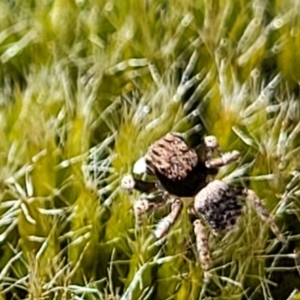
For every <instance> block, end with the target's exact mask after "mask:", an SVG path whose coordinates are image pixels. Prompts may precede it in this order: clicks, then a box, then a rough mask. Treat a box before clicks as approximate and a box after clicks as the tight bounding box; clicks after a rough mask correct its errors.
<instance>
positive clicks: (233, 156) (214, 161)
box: [205, 150, 240, 169]
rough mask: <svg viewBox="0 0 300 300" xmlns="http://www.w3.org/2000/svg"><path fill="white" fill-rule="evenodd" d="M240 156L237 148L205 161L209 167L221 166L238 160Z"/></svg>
mask: <svg viewBox="0 0 300 300" xmlns="http://www.w3.org/2000/svg"><path fill="white" fill-rule="evenodd" d="M239 158H240V153H239V151H237V150H234V151H232V152H227V153H224V154H222V155H221V157H217V158H211V159H208V160H207V161H206V162H205V166H206V167H207V168H209V169H214V168H220V167H223V166H226V165H228V164H230V163H232V162H235V161H237V160H238V159H239Z"/></svg>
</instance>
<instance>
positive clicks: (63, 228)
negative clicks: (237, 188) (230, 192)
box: [0, 0, 300, 300]
mask: <svg viewBox="0 0 300 300" xmlns="http://www.w3.org/2000/svg"><path fill="white" fill-rule="evenodd" d="M299 45H300V5H299V3H298V1H296V0H276V1H275V0H264V1H262V0H252V1H246V0H232V1H218V0H213V1H208V0H201V1H196V0H187V1H179V0H176V1H160V0H149V1H140V0H138V1H130V0H124V1H104V0H98V1H97V0H77V1H74V0H55V1H50V0H28V1H24V0H14V1H0V136H1V143H0V166H1V168H0V180H1V190H0V253H1V256H0V290H1V296H0V298H1V299H119V298H120V299H123V300H124V299H134V300H135V299H178V300H181V299H184V300H185V299H191V300H194V299H200V298H201V297H202V299H271V298H272V299H287V298H289V299H298V297H300V296H299V294H298V292H297V290H298V289H299V288H300V279H299V266H298V265H299V258H298V253H299V247H300V244H299V234H300V224H299V218H300V215H299V201H300V200H299V195H300V192H299V190H300V185H299V179H300V173H299V170H300V150H299V146H300V125H299V124H300V123H299V121H300V101H299V80H300V71H299V70H300V69H299V64H300V53H299V51H300V50H299V49H300V47H299ZM171 130H172V131H181V132H189V133H190V136H191V140H190V142H191V143H197V142H199V137H200V138H201V136H203V135H204V134H207V133H209V134H214V135H216V136H217V137H218V140H219V142H220V145H221V147H222V148H223V149H225V150H228V151H229V150H232V149H238V150H239V151H240V152H241V153H242V160H241V161H240V162H239V163H238V164H235V165H233V166H230V167H228V168H224V169H222V170H221V172H220V174H219V177H225V176H231V177H232V178H233V179H235V180H242V181H243V182H244V183H245V184H247V185H248V186H250V187H251V188H252V189H253V190H255V191H256V192H257V194H258V195H259V196H260V197H261V198H262V199H264V201H265V204H266V206H267V207H268V209H269V210H270V211H272V212H273V214H274V216H275V219H276V223H277V224H278V225H279V227H280V228H281V229H282V231H283V232H284V234H285V236H286V237H287V239H288V244H287V246H285V247H284V246H282V245H281V244H280V243H278V242H277V241H276V239H275V238H274V236H272V234H271V233H270V230H269V228H268V226H267V225H265V224H263V223H262V222H261V221H260V220H259V218H258V217H257V215H256V214H255V212H253V211H252V210H245V214H244V218H243V220H241V223H240V226H239V229H238V230H237V231H235V232H233V233H231V234H228V235H226V236H224V237H219V238H217V239H213V238H212V237H211V238H210V245H211V249H212V257H213V264H214V271H213V274H214V276H213V281H212V283H211V284H210V285H209V286H208V287H207V290H206V291H204V289H203V288H204V284H203V282H202V271H201V267H200V264H199V262H198V261H197V258H196V256H195V246H194V237H193V232H192V227H191V225H190V224H189V221H188V219H187V216H186V214H182V216H181V218H180V220H179V221H178V222H177V224H176V226H175V227H174V229H173V230H172V232H171V234H170V236H169V238H168V241H167V243H166V244H165V245H164V246H163V247H157V248H155V247H152V248H149V247H148V246H149V245H150V244H151V243H150V242H149V239H150V237H151V226H150V225H152V224H154V223H155V221H157V218H158V216H155V217H149V222H148V223H147V224H148V225H149V226H146V225H147V224H146V225H145V226H144V227H143V228H142V229H140V230H137V229H136V228H135V225H134V217H133V214H132V203H133V201H134V199H135V197H137V196H138V195H137V194H134V195H133V196H127V195H126V194H125V193H124V192H122V191H120V188H119V181H120V178H121V177H122V175H123V174H124V173H126V172H129V171H130V170H131V168H132V165H133V163H134V162H135V161H136V160H137V159H138V158H139V157H140V156H141V155H143V153H144V151H145V149H146V148H147V146H148V145H149V144H150V143H151V142H153V141H154V140H156V139H157V138H159V137H161V136H162V135H163V134H165V133H166V132H168V131H171Z"/></svg>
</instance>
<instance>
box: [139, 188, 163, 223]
mask: <svg viewBox="0 0 300 300" xmlns="http://www.w3.org/2000/svg"><path fill="white" fill-rule="evenodd" d="M165 204H166V199H165V197H164V192H157V193H156V194H152V195H150V196H146V195H142V196H141V197H140V198H139V199H138V200H137V201H135V203H134V205H133V210H134V216H135V221H136V224H137V225H138V226H140V225H142V217H143V215H144V214H145V213H147V212H148V211H150V210H155V209H157V208H158V207H160V206H163V205H165Z"/></svg>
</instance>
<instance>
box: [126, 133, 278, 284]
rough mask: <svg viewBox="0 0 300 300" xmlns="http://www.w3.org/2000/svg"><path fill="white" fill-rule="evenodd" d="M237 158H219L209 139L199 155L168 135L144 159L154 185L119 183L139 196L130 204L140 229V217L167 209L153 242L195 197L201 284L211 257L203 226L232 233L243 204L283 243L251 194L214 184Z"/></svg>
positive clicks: (136, 180)
mask: <svg viewBox="0 0 300 300" xmlns="http://www.w3.org/2000/svg"><path fill="white" fill-rule="evenodd" d="M216 153H217V154H218V155H219V156H218V157H216V155H215V154H216ZM239 157H240V155H239V152H238V151H232V152H228V153H225V154H223V153H222V152H221V151H220V148H219V145H218V142H217V139H216V138H215V137H214V136H208V137H205V138H204V140H203V144H202V145H201V148H200V151H196V150H195V149H192V148H191V147H189V146H188V145H187V144H186V142H185V141H184V139H183V137H182V135H180V134H178V133H168V134H167V135H166V136H164V137H162V138H161V139H159V140H158V141H156V142H154V143H153V144H152V145H151V146H150V147H149V148H148V151H147V153H146V155H145V157H144V158H145V160H144V161H145V164H146V168H145V172H146V173H147V174H150V175H154V176H155V177H156V179H157V181H156V182H147V181H144V180H142V179H139V178H137V177H134V176H132V175H131V174H127V175H125V176H124V177H123V178H122V181H121V187H122V188H123V189H125V190H127V191H128V192H129V193H130V192H131V191H132V190H133V189H136V190H139V191H141V192H143V193H144V194H142V195H141V197H140V198H139V199H138V200H137V201H136V202H135V204H134V213H135V218H136V223H137V224H138V225H141V224H142V222H141V219H142V216H143V214H144V213H145V212H147V211H149V210H150V209H156V208H157V207H159V206H162V205H165V204H168V203H169V204H171V211H170V213H169V214H168V215H167V216H165V217H164V218H163V219H162V220H161V221H160V222H159V223H158V225H157V227H156V229H155V231H154V236H155V237H156V238H157V240H158V241H162V240H163V239H164V238H165V237H166V235H167V233H168V232H169V230H170V229H171V227H172V225H173V224H174V223H175V222H176V220H177V218H178V216H179V214H180V213H181V211H182V207H183V203H182V201H181V200H180V197H194V202H193V204H192V205H191V207H190V208H189V214H190V216H191V218H192V219H193V220H194V222H193V224H194V232H195V235H196V247H197V250H198V252H199V258H200V261H201V264H202V269H203V272H204V279H205V280H209V277H210V273H209V269H210V254H209V249H208V241H207V234H206V226H205V225H204V224H203V222H202V221H203V220H204V221H205V223H206V224H207V225H208V226H209V227H210V228H211V230H212V231H213V233H215V234H217V233H219V232H221V231H223V230H228V229H231V228H232V227H234V226H235V224H236V223H237V220H238V218H239V217H240V215H241V214H242V207H243V205H242V204H243V202H245V201H248V202H250V203H251V204H252V205H253V207H254V208H255V209H256V211H257V213H258V214H259V216H260V217H261V219H262V220H264V221H266V222H267V223H268V224H269V226H270V227H271V229H272V231H273V232H274V234H275V235H276V236H277V237H278V239H280V240H281V241H284V238H283V236H282V235H281V233H280V231H279V229H278V227H277V226H276V224H275V222H274V221H273V218H272V217H271V215H270V214H269V212H268V211H267V209H266V208H265V206H264V205H263V203H262V202H261V200H260V199H259V198H258V197H257V195H256V194H255V193H254V192H253V191H252V190H249V189H246V188H244V187H242V186H234V185H232V184H227V183H226V182H224V181H222V180H216V179H214V176H215V175H216V174H217V173H218V169H219V168H220V167H222V166H225V165H227V164H229V163H231V162H235V161H237V160H238V159H239ZM139 161H140V160H139ZM134 169H135V168H134ZM134 175H135V174H134Z"/></svg>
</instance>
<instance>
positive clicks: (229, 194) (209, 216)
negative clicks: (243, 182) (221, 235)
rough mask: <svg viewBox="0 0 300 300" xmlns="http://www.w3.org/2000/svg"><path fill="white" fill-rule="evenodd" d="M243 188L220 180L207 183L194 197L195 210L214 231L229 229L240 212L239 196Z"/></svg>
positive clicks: (241, 194)
mask: <svg viewBox="0 0 300 300" xmlns="http://www.w3.org/2000/svg"><path fill="white" fill-rule="evenodd" d="M243 193H244V188H242V187H235V186H232V185H228V184H227V183H225V182H223V181H221V180H214V181H212V182H210V183H208V184H207V186H206V187H204V188H203V189H202V190H201V191H200V192H199V193H198V194H197V195H196V197H195V203H194V207H195V211H196V212H197V214H199V215H201V216H202V217H203V218H204V219H205V221H206V222H207V223H208V224H209V226H210V227H211V228H212V230H213V231H215V232H220V231H223V230H226V229H231V228H232V227H234V225H235V224H236V222H237V219H238V218H239V216H240V215H241V214H242V204H241V202H240V198H241V197H242V196H243Z"/></svg>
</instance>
